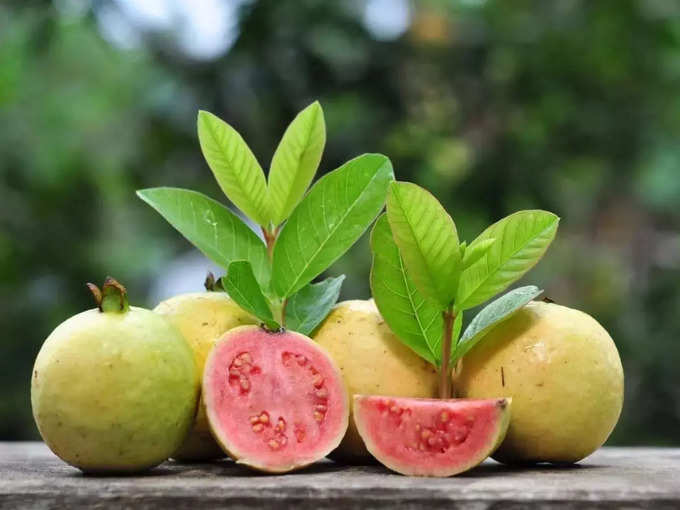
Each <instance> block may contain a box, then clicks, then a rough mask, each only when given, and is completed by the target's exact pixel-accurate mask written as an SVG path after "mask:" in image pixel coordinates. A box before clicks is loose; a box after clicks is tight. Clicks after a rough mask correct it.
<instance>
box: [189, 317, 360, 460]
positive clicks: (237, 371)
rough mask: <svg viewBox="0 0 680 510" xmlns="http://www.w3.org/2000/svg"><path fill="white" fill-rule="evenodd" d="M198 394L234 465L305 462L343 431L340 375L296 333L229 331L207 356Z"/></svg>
mask: <svg viewBox="0 0 680 510" xmlns="http://www.w3.org/2000/svg"><path fill="white" fill-rule="evenodd" d="M203 395H204V399H205V404H206V410H207V415H208V420H209V422H210V427H211V429H212V431H213V434H214V436H215V438H216V439H217V441H218V442H219V443H220V444H221V446H222V447H223V448H224V449H225V451H226V452H227V453H229V454H230V455H231V456H232V457H233V458H235V459H237V461H238V462H239V463H242V464H246V465H248V466H250V467H253V468H255V469H259V470H263V471H269V472H284V471H290V470H292V469H297V468H301V467H304V466H306V465H308V464H311V463H312V462H315V461H317V460H319V459H321V458H323V457H325V456H326V455H327V454H328V453H330V452H331V451H332V450H333V449H334V448H336V447H337V446H338V444H340V441H341V440H342V437H343V436H344V434H345V431H346V430H347V420H348V415H349V402H348V396H347V391H346V389H345V386H344V383H343V381H342V376H341V375H340V372H339V370H338V368H337V367H336V366H335V363H334V362H333V360H331V358H330V357H329V356H328V355H327V354H326V352H325V351H323V350H322V349H321V348H320V347H319V346H317V345H316V344H315V343H314V342H312V341H311V340H310V339H309V338H307V337H306V336H304V335H301V334H299V333H293V332H282V333H270V332H268V331H265V330H264V329H261V328H259V327H257V326H242V327H238V328H235V329H233V330H230V331H229V332H227V333H226V334H225V335H224V336H223V337H222V338H221V339H220V340H218V341H217V343H216V344H215V347H214V348H213V350H212V352H211V354H210V356H209V358H208V361H207V363H206V368H205V371H204V375H203Z"/></svg>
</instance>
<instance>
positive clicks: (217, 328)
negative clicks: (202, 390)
mask: <svg viewBox="0 0 680 510" xmlns="http://www.w3.org/2000/svg"><path fill="white" fill-rule="evenodd" d="M154 312H156V313H158V314H160V315H162V316H163V317H165V318H166V319H167V320H168V321H169V322H170V323H171V324H172V325H174V326H175V327H176V328H177V329H178V330H179V331H180V333H182V335H183V336H184V338H185V339H186V341H187V343H188V344H189V346H190V347H191V350H192V351H193V353H194V359H195V361H196V367H197V369H198V375H199V378H201V377H202V376H203V367H204V366H205V360H206V358H207V357H208V353H209V352H210V349H212V346H213V345H214V343H215V340H217V339H218V338H219V337H221V336H222V335H223V334H224V333H226V332H227V331H229V330H230V329H232V328H235V327H237V326H242V325H244V324H256V323H257V319H255V318H254V317H253V316H252V315H250V314H248V313H246V312H245V311H243V310H242V309H241V307H239V306H238V305H237V304H236V303H235V302H234V301H233V300H232V299H231V298H230V297H229V296H228V295H227V294H226V293H225V292H219V291H214V292H192V293H188V294H180V295H179V296H175V297H172V298H170V299H167V300H165V301H163V302H162V303H160V304H159V305H158V306H156V308H154ZM172 456H173V458H174V459H177V460H180V461H189V462H196V461H203V460H210V459H216V458H220V457H223V456H224V452H223V451H222V448H220V446H219V445H218V444H217V443H216V442H215V440H214V439H213V437H212V434H211V433H210V426H209V425H208V418H207V417H206V415H205V404H204V402H203V398H201V400H200V403H199V407H198V413H197V414H196V419H195V421H194V425H193V428H192V429H191V432H190V433H189V435H188V436H187V438H186V440H185V441H184V443H183V444H182V446H181V447H180V449H179V450H178V451H176V452H175V453H174V454H173V455H172Z"/></svg>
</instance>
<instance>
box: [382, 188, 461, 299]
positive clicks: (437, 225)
mask: <svg viewBox="0 0 680 510" xmlns="http://www.w3.org/2000/svg"><path fill="white" fill-rule="evenodd" d="M387 219H388V220H389V222H390V228H391V229H392V235H393V236H394V241H395V242H396V244H397V246H398V247H399V252H400V254H401V257H402V259H403V260H404V263H405V264H406V268H407V269H408V273H409V276H410V277H411V278H412V279H413V281H414V283H415V284H416V287H417V288H418V290H419V291H420V293H421V294H423V296H424V297H426V298H428V299H431V300H433V301H436V302H437V303H438V304H439V306H440V309H444V308H446V307H447V306H448V305H449V304H450V303H451V302H452V301H453V298H454V297H455V296H456V287H457V286H458V278H459V276H460V271H461V267H460V266H461V255H460V248H459V244H458V233H457V231H456V225H455V223H454V222H453V219H451V216H449V214H448V213H447V212H446V210H445V209H444V208H443V207H442V205H441V204H440V203H439V202H438V201H437V199H436V198H435V197H434V196H433V195H432V194H431V193H430V192H428V191H427V190H425V189H423V188H421V187H420V186H416V185H415V184H412V183H410V182H394V183H392V184H391V185H390V187H389V191H388V193H387Z"/></svg>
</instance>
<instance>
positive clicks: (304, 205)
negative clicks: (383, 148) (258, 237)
mask: <svg viewBox="0 0 680 510" xmlns="http://www.w3.org/2000/svg"><path fill="white" fill-rule="evenodd" d="M393 179H394V173H393V171H392V164H391V163H390V160H389V159H388V158H387V157H386V156H383V155H381V154H364V155H362V156H359V157H357V158H354V159H352V160H350V161H348V162H347V163H345V164H344V165H342V166H341V167H340V168H338V169H336V170H333V171H332V172H330V173H328V174H326V175H324V176H323V177H322V178H321V179H319V180H318V181H317V182H316V183H315V184H314V186H312V189H311V190H310V191H309V193H308V194H307V195H306V196H305V198H303V199H302V201H301V202H300V204H299V205H298V206H297V207H296V208H295V210H294V211H293V214H292V215H291V216H290V218H289V219H288V221H287V222H286V224H285V226H284V227H283V229H282V231H281V234H280V235H279V238H278V240H277V241H276V244H275V246H274V260H273V264H272V265H273V269H272V275H273V278H272V281H273V284H274V290H275V291H276V293H277V294H278V295H279V296H280V297H282V298H286V297H288V296H291V295H292V294H294V293H295V292H297V291H298V290H300V289H301V288H302V287H304V286H305V285H307V283H309V282H310V281H312V280H313V279H314V278H315V277H316V276H318V275H319V274H321V272H322V271H324V270H325V269H326V268H328V266H330V265H331V264H332V263H333V262H335V261H336V260H337V259H338V258H339V257H340V256H341V255H342V254H343V253H345V251H347V250H348V249H349V247H350V246H352V245H353V244H354V243H355V242H356V240H357V239H359V237H361V234H363V233H364V231H365V230H366V228H367V227H368V226H369V225H370V224H371V222H372V221H373V220H374V219H375V217H376V216H377V215H378V213H379V212H380V210H381V209H382V207H383V205H384V203H385V194H386V192H387V186H388V185H389V183H390V181H392V180H393Z"/></svg>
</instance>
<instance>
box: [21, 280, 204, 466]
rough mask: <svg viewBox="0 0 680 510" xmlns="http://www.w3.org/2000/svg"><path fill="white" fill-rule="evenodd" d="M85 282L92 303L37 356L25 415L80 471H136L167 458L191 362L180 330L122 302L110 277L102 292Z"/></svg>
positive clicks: (184, 412) (185, 417) (189, 412)
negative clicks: (94, 304) (29, 412)
mask: <svg viewBox="0 0 680 510" xmlns="http://www.w3.org/2000/svg"><path fill="white" fill-rule="evenodd" d="M90 288H91V290H93V293H94V294H95V296H96V297H98V302H99V308H96V309H92V310H88V311H86V312H82V313H80V314H78V315H75V316H73V317H71V318H70V319H68V320H66V321H65V322H63V323H62V324H60V325H59V326H58V327H57V328H56V329H55V330H54V331H53V332H52V333H51V334H50V336H49V337H48V338H47V340H45V342H44V344H43V345H42V348H41V349H40V352H39V353H38V357H37V359H36V361H35V365H34V367H33V376H32V379H31V403H32V407H33V416H34V418H35V422H36V424H37V426H38V430H39V431H40V434H41V436H42V438H43V439H44V440H45V442H46V443H47V445H48V446H49V447H50V449H51V450H52V451H53V452H54V453H55V454H56V455H57V456H59V457H60V458H61V459H62V460H64V461H65V462H68V463H69V464H71V465H73V466H75V467H77V468H79V469H81V470H82V471H85V472H92V473H108V472H121V473H124V472H136V471H142V470H144V469H147V468H150V467H153V466H155V465H157V464H160V463H161V462H163V461H164V460H165V459H167V458H168V457H169V456H170V455H172V453H173V452H175V451H176V450H177V448H179V446H180V445H181V444H182V442H183V441H184V439H185V437H186V435H187V434H188V432H189V430H190V428H191V424H192V422H193V419H194V415H195V412H196V405H197V402H198V391H199V382H200V381H199V378H198V374H197V371H196V366H195V363H194V359H193V356H192V353H191V349H190V348H189V346H188V345H187V343H186V341H185V340H184V339H183V338H182V336H181V335H180V333H179V331H177V329H175V327H173V326H172V325H171V324H170V323H169V322H168V321H166V320H165V319H164V318H162V317H161V316H159V315H157V314H155V313H153V312H152V311H150V310H145V309H143V308H136V307H129V306H128V305H127V299H126V297H125V290H124V288H123V287H122V286H121V285H120V284H118V283H117V282H115V280H113V279H107V281H106V283H105V284H104V286H103V288H102V291H99V289H97V288H96V287H95V286H93V285H91V287H90ZM102 293H103V296H102Z"/></svg>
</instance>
